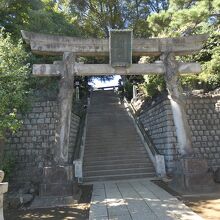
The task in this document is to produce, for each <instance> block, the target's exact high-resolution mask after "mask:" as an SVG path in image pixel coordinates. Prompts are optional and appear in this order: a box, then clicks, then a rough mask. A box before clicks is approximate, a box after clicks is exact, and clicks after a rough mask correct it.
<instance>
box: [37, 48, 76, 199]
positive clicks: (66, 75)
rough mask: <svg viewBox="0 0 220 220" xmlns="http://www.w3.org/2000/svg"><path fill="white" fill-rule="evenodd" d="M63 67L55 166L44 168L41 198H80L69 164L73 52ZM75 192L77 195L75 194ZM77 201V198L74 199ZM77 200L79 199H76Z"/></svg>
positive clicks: (66, 54) (68, 53)
mask: <svg viewBox="0 0 220 220" xmlns="http://www.w3.org/2000/svg"><path fill="white" fill-rule="evenodd" d="M59 63H60V65H62V66H63V68H62V71H61V72H60V77H61V79H60V81H59V96H58V100H59V114H60V117H59V118H60V119H59V121H58V123H59V124H58V128H57V131H56V146H55V156H54V160H55V165H54V166H51V167H44V169H43V183H42V184H41V185H40V195H41V196H51V195H52V196H73V195H74V196H76V197H77V196H78V195H79V194H77V192H78V190H79V189H78V187H77V185H76V184H74V174H73V166H72V165H69V164H68V147H69V135H70V123H71V112H72V100H73V92H74V64H75V55H74V53H73V52H64V54H63V61H62V62H59ZM74 192H75V193H74ZM74 199H75V198H74ZM76 199H77V198H76Z"/></svg>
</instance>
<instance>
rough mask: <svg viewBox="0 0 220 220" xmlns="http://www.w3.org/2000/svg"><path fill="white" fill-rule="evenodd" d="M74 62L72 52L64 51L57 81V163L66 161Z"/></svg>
mask: <svg viewBox="0 0 220 220" xmlns="http://www.w3.org/2000/svg"><path fill="white" fill-rule="evenodd" d="M74 63H75V55H74V54H73V53H72V52H64V54H63V71H62V73H61V79H60V82H59V96H58V99H59V113H60V121H59V126H58V131H57V135H56V139H57V149H56V151H55V161H56V162H57V163H58V164H59V165H62V164H63V165H65V164H67V162H68V146H69V134H70V122H71V110H72V100H73V90H74Z"/></svg>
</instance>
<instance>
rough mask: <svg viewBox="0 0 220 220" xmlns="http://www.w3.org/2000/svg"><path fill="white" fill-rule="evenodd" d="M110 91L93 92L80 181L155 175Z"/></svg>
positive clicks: (138, 139)
mask: <svg viewBox="0 0 220 220" xmlns="http://www.w3.org/2000/svg"><path fill="white" fill-rule="evenodd" d="M118 102H119V99H118V96H117V95H116V94H115V93H114V91H95V92H93V93H92V96H91V105H90V108H89V110H88V121H87V133H86V144H85V152H84V163H83V181H84V182H93V181H105V180H120V179H131V178H146V177H153V176H155V175H156V174H155V170H154V167H153V164H152V162H151V160H150V158H149V157H148V154H147V152H146V149H145V148H144V145H143V144H142V142H141V139H140V137H139V135H138V133H137V131H136V128H135V126H134V124H133V122H132V120H131V118H130V117H129V115H128V114H127V112H126V109H125V107H124V106H123V105H121V104H119V103H118Z"/></svg>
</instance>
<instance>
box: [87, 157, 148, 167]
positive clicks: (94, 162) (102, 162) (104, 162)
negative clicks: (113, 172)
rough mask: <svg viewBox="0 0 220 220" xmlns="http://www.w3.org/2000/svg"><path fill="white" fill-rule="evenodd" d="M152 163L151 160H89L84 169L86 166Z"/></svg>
mask: <svg viewBox="0 0 220 220" xmlns="http://www.w3.org/2000/svg"><path fill="white" fill-rule="evenodd" d="M128 162H130V163H137V162H140V163H151V161H150V159H149V158H130V159H129V160H128V159H127V158H119V159H118V158H117V159H112V160H87V159H85V160H84V162H83V165H84V167H86V166H97V165H100V166H101V165H110V164H115V165H120V164H126V163H128Z"/></svg>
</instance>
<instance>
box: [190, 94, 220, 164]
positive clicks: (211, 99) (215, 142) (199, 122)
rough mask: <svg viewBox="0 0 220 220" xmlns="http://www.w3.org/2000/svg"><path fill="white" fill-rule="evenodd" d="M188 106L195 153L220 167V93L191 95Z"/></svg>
mask: <svg viewBox="0 0 220 220" xmlns="http://www.w3.org/2000/svg"><path fill="white" fill-rule="evenodd" d="M186 107H187V115H188V122H189V125H190V127H191V131H192V141H193V147H194V151H195V153H196V154H197V155H198V156H199V157H202V158H205V159H207V161H208V165H209V166H210V167H220V95H215V96H212V95H204V96H191V97H190V98H189V99H187V106H186Z"/></svg>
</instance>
